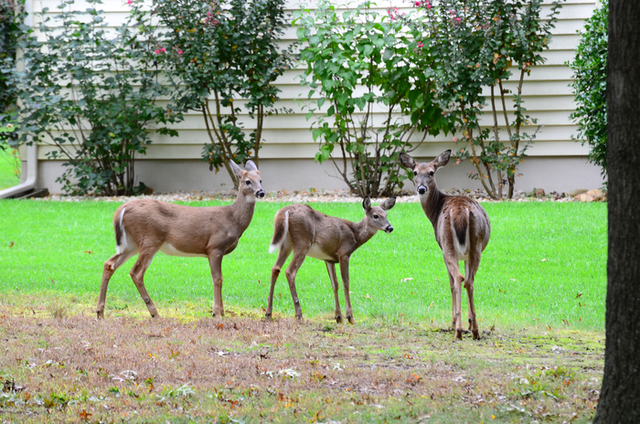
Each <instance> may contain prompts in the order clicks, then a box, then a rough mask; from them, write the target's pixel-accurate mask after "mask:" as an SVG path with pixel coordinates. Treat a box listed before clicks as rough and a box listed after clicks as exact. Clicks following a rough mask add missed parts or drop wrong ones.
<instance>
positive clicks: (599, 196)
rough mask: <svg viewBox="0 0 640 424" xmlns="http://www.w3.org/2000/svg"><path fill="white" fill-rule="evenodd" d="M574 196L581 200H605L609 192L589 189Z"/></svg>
mask: <svg viewBox="0 0 640 424" xmlns="http://www.w3.org/2000/svg"><path fill="white" fill-rule="evenodd" d="M574 198H575V199H576V200H578V201H580V202H605V201H606V200H607V194H606V193H603V192H602V190H589V191H587V192H584V193H581V194H578V195H576V196H574Z"/></svg>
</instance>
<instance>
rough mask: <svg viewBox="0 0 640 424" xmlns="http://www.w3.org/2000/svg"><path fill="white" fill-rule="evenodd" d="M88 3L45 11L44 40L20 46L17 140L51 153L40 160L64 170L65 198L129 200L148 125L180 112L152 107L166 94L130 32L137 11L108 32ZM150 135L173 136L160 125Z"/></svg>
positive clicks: (137, 36) (147, 50)
mask: <svg viewBox="0 0 640 424" xmlns="http://www.w3.org/2000/svg"><path fill="white" fill-rule="evenodd" d="M86 1H87V3H89V5H90V7H89V8H87V9H86V11H84V12H80V11H76V10H73V7H74V4H73V3H74V2H73V0H71V1H62V2H60V4H59V6H58V9H59V10H60V13H59V14H58V15H57V16H55V17H54V18H53V19H52V18H50V17H48V16H47V15H46V13H47V11H48V10H47V9H46V8H45V9H43V11H42V12H41V13H40V14H39V16H40V19H41V21H40V24H39V31H40V37H41V39H42V41H39V40H38V38H36V36H34V35H33V34H29V35H28V36H26V37H24V38H23V40H22V41H21V43H20V47H21V48H22V49H23V51H24V56H23V57H22V58H21V59H20V61H22V62H23V64H24V69H25V70H24V72H21V73H16V72H15V71H14V76H15V78H16V79H17V84H18V96H19V98H20V100H21V103H22V111H21V114H20V122H19V125H18V133H19V137H20V138H19V142H20V143H31V142H35V141H37V142H40V143H42V144H46V145H52V146H53V147H54V148H53V149H52V150H50V151H48V152H47V153H46V154H47V157H48V158H50V159H63V160H64V161H65V162H64V165H65V166H67V167H69V169H68V170H67V171H65V172H64V174H63V175H62V176H61V177H60V178H59V179H58V181H60V182H61V183H62V184H63V185H64V187H63V190H64V191H65V192H66V193H69V194H103V195H115V194H134V193H137V192H139V191H140V190H141V189H144V187H145V186H144V184H143V183H140V184H139V185H137V180H136V174H135V166H134V165H135V158H136V155H142V154H145V152H146V148H147V146H148V145H149V144H150V143H151V139H150V138H149V132H150V131H151V130H150V129H149V128H147V126H148V125H154V124H160V125H162V124H166V123H168V122H174V121H175V120H176V119H178V118H179V114H175V113H172V109H171V106H161V105H159V104H157V102H156V100H157V98H158V97H159V96H162V95H166V94H167V93H168V89H167V88H166V87H163V86H162V85H161V84H160V83H159V82H158V76H159V72H160V71H159V69H158V67H157V66H156V64H155V63H154V60H153V54H152V51H153V46H152V45H151V44H150V42H149V41H148V40H147V39H146V37H145V36H144V31H143V32H140V31H138V30H137V29H136V28H135V27H136V26H137V27H140V28H144V27H145V22H144V20H140V19H144V15H143V14H141V13H137V11H138V10H139V6H136V4H133V5H132V6H133V10H132V13H131V14H130V15H129V17H128V19H127V21H126V22H125V23H124V24H122V26H120V27H119V28H116V29H115V30H113V31H111V30H109V29H108V28H107V27H106V24H105V22H104V18H103V12H102V11H100V10H97V9H95V8H92V7H91V6H93V5H96V4H99V3H100V0H86ZM155 131H157V132H158V133H161V134H168V135H172V136H174V135H177V133H176V132H175V131H172V130H169V129H168V128H166V127H164V126H159V127H157V128H156V129H155ZM32 136H33V138H31V137H32Z"/></svg>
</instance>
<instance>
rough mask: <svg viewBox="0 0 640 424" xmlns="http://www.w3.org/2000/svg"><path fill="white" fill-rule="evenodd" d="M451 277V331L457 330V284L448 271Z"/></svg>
mask: <svg viewBox="0 0 640 424" xmlns="http://www.w3.org/2000/svg"><path fill="white" fill-rule="evenodd" d="M447 275H448V276H449V287H451V329H452V330H454V331H455V329H456V284H455V280H454V279H453V276H452V275H451V273H450V272H449V271H448V270H447Z"/></svg>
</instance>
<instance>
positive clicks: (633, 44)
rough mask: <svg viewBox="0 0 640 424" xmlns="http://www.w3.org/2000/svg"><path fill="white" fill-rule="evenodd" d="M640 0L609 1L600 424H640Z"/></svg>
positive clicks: (597, 418)
mask: <svg viewBox="0 0 640 424" xmlns="http://www.w3.org/2000/svg"><path fill="white" fill-rule="evenodd" d="M639 20H640V2H638V1H636V0H617V1H612V2H610V3H609V49H608V55H607V105H608V108H607V118H608V129H607V139H608V146H607V170H608V175H609V183H608V189H609V196H608V199H609V205H608V211H609V213H608V223H609V230H608V233H609V245H608V252H609V258H608V261H607V300H606V315H605V327H606V342H605V351H604V378H603V380H602V391H601V392H600V400H599V402H598V410H597V412H596V417H595V420H594V423H596V424H601V423H620V424H626V423H629V424H631V423H638V422H640V402H638V393H640V355H639V354H638V352H640V291H638V290H637V287H638V281H640V261H639V260H638V258H640V212H639V211H640V198H639V197H638V196H636V195H635V192H636V190H637V188H638V186H639V185H640V151H639V150H638V146H639V145H640V121H639V120H638V115H639V114H640V103H639V102H638V93H640V63H639V62H640V61H639V60H638V51H640V26H638V21H639Z"/></svg>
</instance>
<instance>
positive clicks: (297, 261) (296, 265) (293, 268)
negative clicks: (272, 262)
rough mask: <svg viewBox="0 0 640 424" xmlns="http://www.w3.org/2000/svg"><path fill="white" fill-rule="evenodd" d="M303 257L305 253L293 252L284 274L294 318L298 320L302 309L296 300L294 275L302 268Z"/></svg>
mask: <svg viewBox="0 0 640 424" xmlns="http://www.w3.org/2000/svg"><path fill="white" fill-rule="evenodd" d="M305 257H306V254H305V253H300V252H296V251H294V252H293V259H291V263H290V264H289V267H288V268H287V270H286V272H285V275H286V276H287V281H288V282H289V291H290V292H291V298H292V299H293V307H294V308H295V310H296V318H297V319H298V320H301V319H302V308H301V307H300V300H299V299H298V293H297V291H296V274H297V273H298V270H299V269H300V267H301V266H302V263H303V262H304V258H305Z"/></svg>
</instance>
